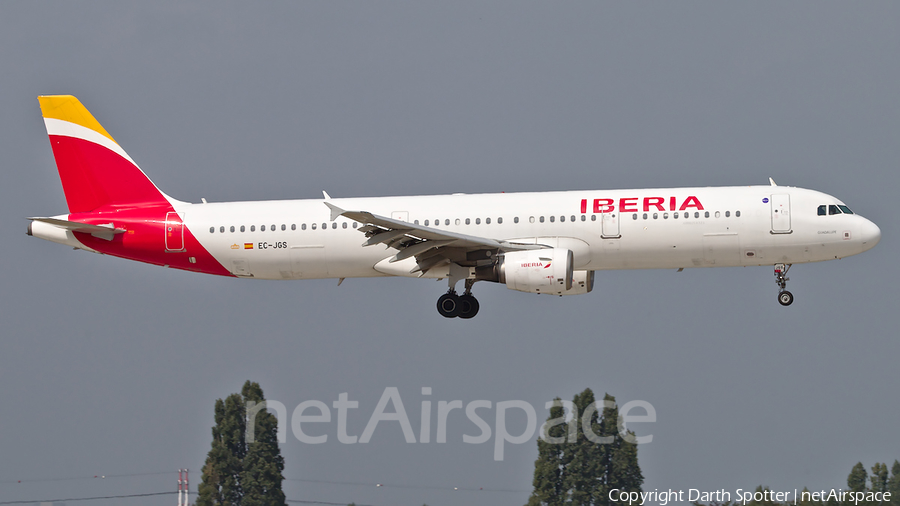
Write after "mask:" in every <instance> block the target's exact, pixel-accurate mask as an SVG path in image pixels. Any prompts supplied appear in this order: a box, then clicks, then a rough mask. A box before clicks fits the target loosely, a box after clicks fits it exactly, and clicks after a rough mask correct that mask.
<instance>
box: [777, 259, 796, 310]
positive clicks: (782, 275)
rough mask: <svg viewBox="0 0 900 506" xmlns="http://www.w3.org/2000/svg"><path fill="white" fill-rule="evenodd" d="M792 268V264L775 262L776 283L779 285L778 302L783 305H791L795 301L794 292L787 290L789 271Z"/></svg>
mask: <svg viewBox="0 0 900 506" xmlns="http://www.w3.org/2000/svg"><path fill="white" fill-rule="evenodd" d="M789 270H791V264H787V265H785V264H775V284H776V285H778V303H779V304H781V305H782V306H790V305H791V303H793V302H794V294H792V293H791V292H789V291H787V290H785V288H786V287H787V282H788V280H789V279H790V278H788V277H787V273H788V271H789Z"/></svg>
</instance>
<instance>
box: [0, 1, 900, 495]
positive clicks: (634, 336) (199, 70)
mask: <svg viewBox="0 0 900 506" xmlns="http://www.w3.org/2000/svg"><path fill="white" fill-rule="evenodd" d="M898 47H900V5H897V3H896V2H886V1H885V2H864V3H852V4H849V3H821V2H806V1H797V2H790V3H783V2H752V3H720V2H685V1H679V2H667V3H649V2H627V3H626V2H615V3H611V2H610V3H607V2H578V3H565V4H559V3H546V2H544V3H537V2H533V3H522V2H490V3H486V2H452V3H421V2H408V3H404V2H367V3H361V2H360V3H344V2H281V3H275V4H271V5H268V6H266V7H261V6H258V5H255V4H247V3H226V2H200V3H191V4H188V5H182V3H181V2H141V3H122V2H99V1H98V2H43V3H35V2H19V1H7V2H2V3H0V69H2V72H0V89H2V90H3V93H2V94H0V110H2V114H3V120H2V121H0V147H2V153H3V157H2V160H3V170H2V172H0V173H2V178H3V179H2V184H0V192H2V198H0V213H2V214H0V215H2V217H3V219H2V220H0V233H2V237H3V238H4V241H3V244H4V245H5V254H4V255H3V259H4V260H5V264H6V268H5V269H3V270H2V272H0V280H2V286H3V290H2V292H0V298H2V299H0V300H2V306H0V307H2V310H0V315H2V321H3V339H2V341H0V384H2V385H3V388H2V389H0V405H2V406H3V408H2V409H0V500H20V499H45V498H56V497H83V496H95V495H96V496H100V495H111V494H129V493H141V492H156V491H162V490H169V489H171V490H173V491H174V486H175V483H174V481H175V473H176V471H177V469H178V468H180V467H190V468H191V470H192V483H193V485H192V489H194V490H196V484H197V483H198V482H199V478H200V468H201V465H202V463H203V460H204V458H205V456H206V452H207V451H208V448H209V442H210V431H209V429H210V426H211V425H212V423H213V420H212V406H213V401H214V400H215V399H216V398H217V397H223V396H225V395H228V394H229V393H231V392H235V391H238V390H239V389H240V386H241V384H242V383H243V381H244V380H245V379H247V378H250V379H252V380H255V381H258V382H259V383H260V384H261V385H262V387H263V389H264V390H265V392H266V395H267V396H268V397H269V398H271V399H277V400H279V401H281V402H283V403H285V404H286V405H287V406H288V407H289V408H291V409H292V408H293V407H294V406H296V405H297V404H299V403H300V402H302V401H304V400H308V399H317V400H322V401H324V402H326V403H329V404H330V403H331V402H333V401H334V400H336V399H337V397H338V394H339V393H341V392H348V393H349V394H350V398H351V399H355V400H358V401H359V402H360V408H359V409H358V410H356V413H354V414H353V415H351V419H350V432H351V433H352V434H357V435H359V434H360V433H361V432H362V430H363V428H364V427H365V424H366V421H367V419H368V416H369V414H371V412H372V410H373V409H374V407H375V404H376V403H377V401H378V399H379V397H380V395H381V393H382V391H383V390H384V388H385V387H389V386H394V387H398V388H399V389H400V392H401V394H402V396H403V399H404V402H406V403H407V404H406V409H407V412H408V413H409V415H410V418H411V419H412V421H413V426H414V427H415V428H416V429H417V430H418V416H419V402H420V401H421V400H422V396H421V394H420V390H421V388H422V387H432V388H433V394H432V396H431V400H432V401H435V402H436V401H439V400H446V401H450V400H454V399H461V400H463V401H464V402H469V401H472V400H477V399H487V400H491V401H493V402H498V401H504V400H512V399H523V400H526V401H528V402H530V403H532V404H533V405H535V406H542V405H543V403H544V402H546V401H548V400H550V399H552V398H553V397H554V396H561V397H563V398H565V399H571V398H572V396H573V395H574V394H575V393H577V392H579V391H581V390H582V389H584V388H585V387H591V388H592V389H594V391H595V393H597V394H598V395H602V394H603V392H609V393H611V394H613V395H615V396H616V397H617V398H618V400H619V401H620V403H624V402H627V401H629V400H635V399H640V400H645V401H648V402H650V403H652V404H653V406H654V407H655V408H656V411H657V415H658V422H656V423H655V424H648V425H647V426H646V429H645V428H644V427H642V428H641V430H643V434H647V433H652V434H653V435H654V441H653V442H652V443H651V444H648V445H644V446H642V447H641V448H640V450H639V458H640V464H641V467H642V469H643V471H644V475H645V477H646V482H645V486H644V488H645V489H647V490H652V489H654V488H660V489H666V488H676V489H677V488H689V487H694V488H704V489H716V488H725V489H727V490H731V491H733V490H734V489H737V488H744V489H747V488H753V487H755V486H756V485H758V484H765V485H769V486H771V487H773V488H775V489H790V490H792V489H794V488H795V487H797V488H802V487H803V486H809V487H810V488H823V487H832V486H843V485H845V479H846V475H847V473H848V472H849V471H850V468H851V467H852V465H853V464H854V463H856V462H857V461H863V463H864V464H866V466H867V467H870V466H871V465H872V464H873V463H874V462H876V461H877V462H882V461H888V462H893V460H894V459H897V458H900V437H898V436H897V431H896V426H897V420H898V419H900V405H898V401H897V399H898V395H897V385H896V371H897V359H898V352H900V342H898V339H897V332H896V318H897V300H898V295H900V288H898V283H897V267H896V260H895V258H896V256H897V239H896V237H897V234H896V226H895V224H896V219H895V215H894V213H893V212H892V211H890V209H891V208H896V205H894V203H895V201H896V199H897V195H896V193H897V188H900V177H898V170H897V168H898V166H900V143H898V138H900V100H898V91H897V90H898V89H900V65H898V63H900V61H898V60H900V56H898V52H897V48H898ZM57 93H58V94H74V95H76V96H78V97H79V98H80V99H81V100H82V102H83V103H84V104H85V105H86V106H87V107H88V108H89V109H90V110H91V111H92V112H93V113H94V115H95V116H96V117H97V119H98V120H99V121H100V122H101V123H102V124H103V125H104V126H105V127H106V129H107V130H108V131H109V132H110V133H111V134H112V135H113V136H114V137H115V138H116V140H117V141H118V142H119V143H120V144H121V145H122V146H123V147H124V148H125V150H126V151H128V153H129V154H130V155H131V156H132V157H133V158H134V159H135V160H136V161H137V162H138V163H139V164H140V165H141V167H142V168H143V169H144V170H145V171H146V172H147V173H148V175H149V176H150V177H151V178H152V179H153V180H154V182H156V183H157V185H159V186H160V187H161V188H162V189H163V190H164V191H166V192H167V193H168V194H170V195H172V196H174V197H176V198H179V199H182V200H190V201H194V202H197V201H199V200H200V198H201V197H205V198H207V199H208V200H210V201H224V200H253V199H285V198H319V197H320V196H321V190H322V189H326V190H328V192H329V193H330V194H331V195H332V196H334V197H340V196H379V195H412V194H431V193H450V192H496V191H542V190H564V189H581V188H584V189H597V188H641V187H661V186H694V185H697V186H707V185H749V184H764V183H765V182H766V178H767V177H769V176H772V177H774V178H775V180H776V181H777V182H778V183H779V184H782V185H792V186H803V187H808V188H814V189H817V190H821V191H824V192H827V193H831V194H833V195H836V196H837V197H838V198H841V199H842V200H844V201H845V202H846V203H847V204H848V205H849V206H850V207H851V208H853V209H854V210H855V211H857V212H858V213H860V214H863V215H864V216H866V217H868V218H870V219H872V220H873V221H875V222H876V223H877V224H878V225H879V226H880V227H881V228H882V231H883V238H882V241H881V244H879V245H878V246H877V247H876V248H875V249H874V250H872V251H870V252H868V253H866V254H864V255H861V256H858V257H852V258H849V259H845V260H841V261H834V262H826V263H822V264H813V265H799V266H795V267H794V269H793V270H792V271H791V281H790V284H789V287H790V289H791V291H792V292H793V293H794V295H795V296H796V298H797V300H796V302H795V303H794V305H793V306H791V307H790V308H789V309H786V308H782V307H780V306H779V305H778V304H777V302H776V300H775V294H776V291H777V289H776V286H775V283H774V282H773V276H772V272H771V269H770V268H748V269H714V270H686V271H685V272H683V273H680V274H678V273H675V272H674V271H634V272H600V273H598V275H597V286H596V288H595V290H594V292H593V293H591V294H589V295H585V296H580V297H566V298H558V297H538V296H533V295H528V294H523V293H518V292H512V291H509V290H506V289H505V288H504V287H502V286H498V285H491V284H481V283H479V284H478V285H476V294H477V295H478V297H479V300H480V301H481V313H480V314H479V315H478V317H477V318H476V319H474V320H471V321H459V320H445V319H443V318H441V317H440V316H438V314H437V313H436V311H435V309H434V301H435V300H436V299H437V297H438V295H440V293H441V292H443V291H444V290H445V285H444V284H443V283H435V282H434V281H423V280H419V281H416V280H408V279H376V280H347V281H346V282H344V284H343V285H342V286H341V287H339V288H338V287H336V286H335V285H336V282H335V281H333V280H328V281H295V282H264V281H253V282H251V281H244V280H233V279H220V278H216V277H212V276H203V275H198V274H190V273H184V272H174V271H168V270H165V269H161V268H159V267H152V266H147V265H143V264H139V263H134V262H127V261H123V260H118V259H113V258H106V257H101V256H99V255H91V254H88V253H84V252H74V251H71V250H68V249H67V248H65V247H63V246H59V245H55V244H52V243H49V242H45V241H40V240H37V239H34V238H29V237H27V236H26V235H25V234H24V232H25V226H26V220H25V219H24V218H25V217H27V216H40V215H53V214H59V213H63V212H65V210H66V207H65V200H64V198H63V194H62V191H61V186H60V184H59V180H58V176H57V174H56V170H55V165H54V162H53V158H52V153H51V150H50V146H49V144H48V142H47V138H46V133H45V131H44V127H43V123H42V121H41V116H40V109H39V107H38V103H37V100H36V99H35V97H36V96H37V95H39V94H57ZM538 416H539V418H540V419H541V420H543V418H545V417H546V412H545V411H543V410H539V414H538ZM518 421H519V422H521V420H518ZM311 432H317V431H311ZM322 433H328V434H329V441H328V443H326V444H323V445H318V446H311V445H304V444H301V443H299V442H298V441H297V440H296V439H294V438H293V437H291V438H289V440H288V443H287V444H285V445H284V446H283V447H282V452H283V454H284V456H285V460H286V469H285V476H286V477H287V478H288V479H299V480H320V481H339V482H351V483H360V484H362V483H369V484H374V483H384V484H388V485H391V486H386V487H382V488H376V487H374V485H365V486H364V485H335V484H325V483H311V482H299V481H287V482H285V491H286V494H287V496H288V498H289V499H301V500H321V501H332V502H344V503H346V502H350V501H356V502H357V503H366V504H373V505H377V506H385V505H394V504H396V505H419V504H422V503H423V502H427V503H428V504H430V505H431V506H436V505H437V506H440V505H452V504H473V505H481V504H484V505H487V504H492V505H493V504H524V502H525V501H526V499H527V496H528V494H529V491H530V488H531V477H532V471H533V461H534V459H535V458H536V456H537V452H536V448H535V444H534V442H533V441H531V442H529V443H527V444H523V445H519V446H507V447H506V458H505V460H504V461H502V462H495V461H494V460H493V459H492V454H493V447H492V445H491V444H484V445H468V444H464V443H462V434H464V433H469V434H474V433H477V429H475V428H474V427H473V425H471V424H470V423H469V422H468V421H466V420H465V418H463V417H459V418H455V419H451V422H450V424H449V431H448V439H449V442H448V443H446V444H436V443H431V444H406V443H404V442H403V439H402V434H401V431H400V430H399V429H398V428H397V427H396V424H387V425H386V426H384V427H379V429H378V430H377V431H376V433H375V435H374V437H373V438H372V442H371V443H369V444H357V445H341V444H339V443H338V442H337V441H336V440H335V424H334V423H332V424H330V425H328V426H327V427H326V429H325V430H323V431H322ZM165 471H171V474H167V475H142V476H133V477H111V478H108V479H106V480H100V479H97V480H92V479H86V480H82V479H76V480H65V481H41V482H34V481H33V482H31V483H28V482H25V483H21V484H19V483H12V482H15V481H17V480H23V481H26V480H47V479H52V480H55V479H58V478H81V477H85V476H93V475H122V474H143V473H158V472H165ZM453 487H461V488H464V489H473V488H474V489H477V488H479V487H483V488H485V489H489V490H485V491H481V492H477V491H465V490H463V491H455V492H454V491H452V488H453ZM505 490H512V491H513V492H508V491H505ZM173 499H174V498H171V497H163V498H158V497H157V498H147V499H133V500H129V501H128V502H123V504H135V505H151V504H170V502H167V501H171V500H173ZM80 504H84V503H80ZM97 504H109V502H102V503H100V502H98V503H97Z"/></svg>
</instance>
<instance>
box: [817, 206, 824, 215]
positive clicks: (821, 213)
mask: <svg viewBox="0 0 900 506" xmlns="http://www.w3.org/2000/svg"><path fill="white" fill-rule="evenodd" d="M816 214H817V215H819V216H825V206H819V208H818V209H816Z"/></svg>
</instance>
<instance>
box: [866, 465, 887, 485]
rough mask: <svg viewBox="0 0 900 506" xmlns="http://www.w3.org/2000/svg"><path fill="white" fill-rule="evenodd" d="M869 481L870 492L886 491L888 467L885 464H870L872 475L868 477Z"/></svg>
mask: <svg viewBox="0 0 900 506" xmlns="http://www.w3.org/2000/svg"><path fill="white" fill-rule="evenodd" d="M869 482H870V483H871V487H870V490H871V491H872V492H887V491H888V468H887V464H879V463H877V462H876V463H875V465H874V466H872V476H870V477H869Z"/></svg>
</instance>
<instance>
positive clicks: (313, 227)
mask: <svg viewBox="0 0 900 506" xmlns="http://www.w3.org/2000/svg"><path fill="white" fill-rule="evenodd" d="M310 226H311V227H312V229H313V230H315V229H316V224H315V223H313V224H312V225H310ZM250 230H251V231H252V230H253V227H251V228H250Z"/></svg>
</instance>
